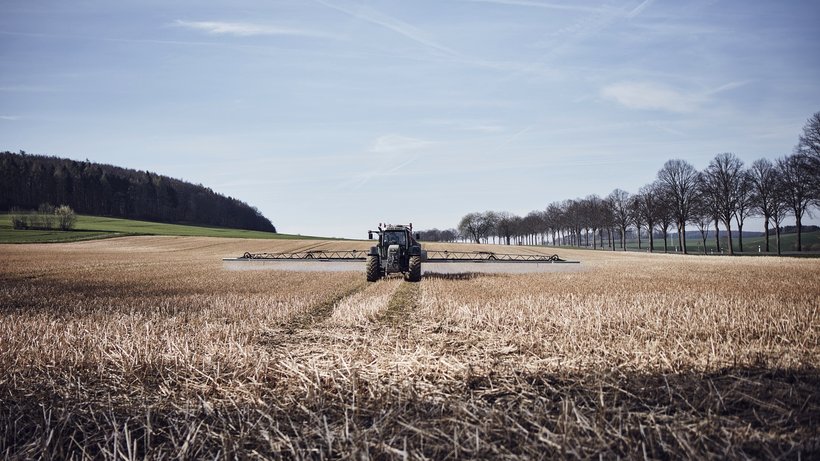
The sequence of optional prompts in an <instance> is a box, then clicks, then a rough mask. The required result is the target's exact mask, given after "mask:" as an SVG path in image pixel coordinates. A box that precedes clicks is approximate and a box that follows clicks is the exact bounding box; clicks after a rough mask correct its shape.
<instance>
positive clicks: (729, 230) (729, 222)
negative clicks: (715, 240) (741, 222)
mask: <svg viewBox="0 0 820 461" xmlns="http://www.w3.org/2000/svg"><path fill="white" fill-rule="evenodd" d="M723 224H726V235H728V236H729V254H730V255H734V254H735V246H734V245H733V244H732V220H731V219H727V220H726V221H723Z"/></svg>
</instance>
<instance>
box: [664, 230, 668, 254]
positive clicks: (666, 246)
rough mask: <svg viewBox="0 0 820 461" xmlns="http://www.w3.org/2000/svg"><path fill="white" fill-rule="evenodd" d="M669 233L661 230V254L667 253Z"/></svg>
mask: <svg viewBox="0 0 820 461" xmlns="http://www.w3.org/2000/svg"><path fill="white" fill-rule="evenodd" d="M668 237H669V231H668V230H667V229H664V230H663V252H664V253H669V244H668V243H667V242H668V240H669V238H668Z"/></svg>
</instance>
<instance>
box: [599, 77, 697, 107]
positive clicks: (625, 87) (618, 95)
mask: <svg viewBox="0 0 820 461" xmlns="http://www.w3.org/2000/svg"><path fill="white" fill-rule="evenodd" d="M601 96H603V97H604V98H606V99H610V100H613V101H615V102H617V103H619V104H621V105H623V106H626V107H628V108H630V109H648V110H664V111H669V112H691V111H693V110H695V109H696V108H697V107H698V106H699V105H700V103H701V102H702V101H700V100H697V99H698V98H696V97H695V96H694V95H690V94H685V93H684V92H682V91H679V90H676V89H674V88H671V87H668V86H666V85H662V84H659V83H653V82H622V83H614V84H612V85H608V86H606V87H604V88H603V89H602V90H601ZM700 99H702V98H700Z"/></svg>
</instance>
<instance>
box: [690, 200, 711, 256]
mask: <svg viewBox="0 0 820 461" xmlns="http://www.w3.org/2000/svg"><path fill="white" fill-rule="evenodd" d="M703 198H704V199H702V200H696V201H695V202H694V205H693V206H692V217H691V218H690V222H691V223H692V224H694V225H695V227H697V228H698V232H700V240H701V244H702V245H703V254H706V238H707V237H708V236H709V226H710V224H711V223H712V211H711V210H710V207H709V202H708V201H707V200H705V198H706V197H705V196H704V197H703Z"/></svg>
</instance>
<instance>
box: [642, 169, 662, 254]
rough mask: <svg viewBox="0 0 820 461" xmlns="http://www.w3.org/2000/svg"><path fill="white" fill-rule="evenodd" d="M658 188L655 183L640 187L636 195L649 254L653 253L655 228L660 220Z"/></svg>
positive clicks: (660, 205)
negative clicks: (644, 224) (647, 237)
mask: <svg viewBox="0 0 820 461" xmlns="http://www.w3.org/2000/svg"><path fill="white" fill-rule="evenodd" d="M659 189H660V186H659V185H658V184H657V183H652V184H648V185H646V186H643V187H641V189H640V190H639V191H638V194H637V195H636V197H637V199H638V202H639V203H640V207H641V210H642V214H643V220H644V222H645V223H646V229H647V232H648V234H649V252H650V253H651V252H653V251H655V227H656V226H657V224H658V221H659V219H660V214H661V212H662V210H661V209H662V208H663V201H662V197H661V195H660V191H659Z"/></svg>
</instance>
